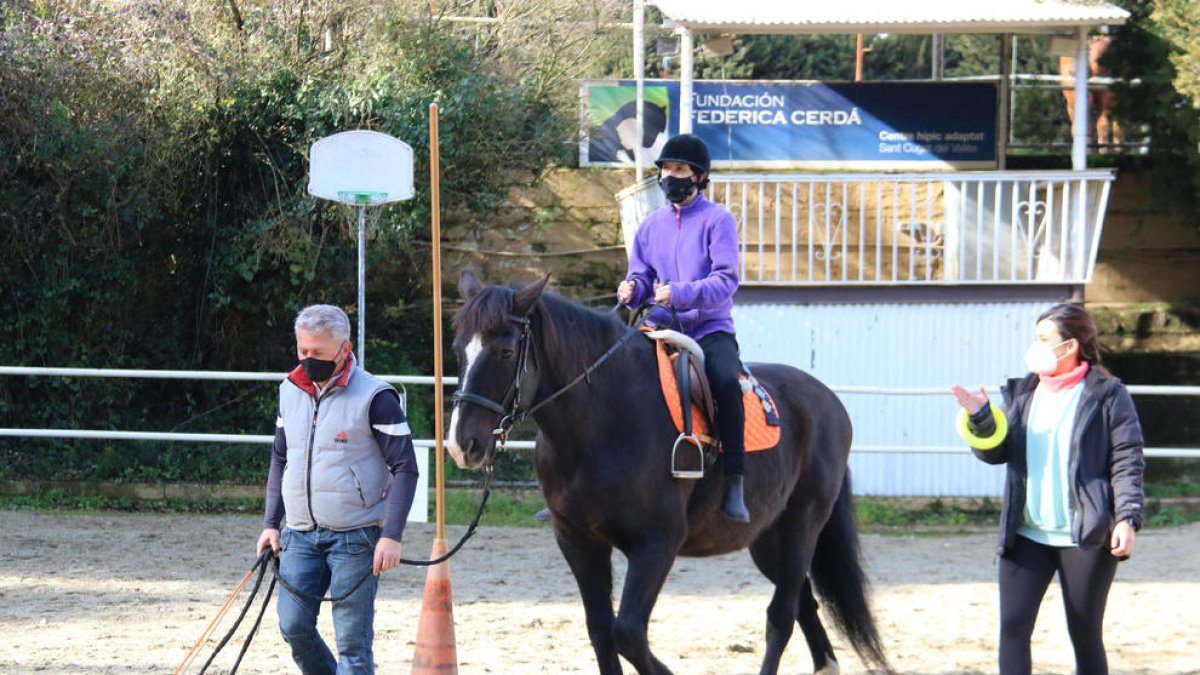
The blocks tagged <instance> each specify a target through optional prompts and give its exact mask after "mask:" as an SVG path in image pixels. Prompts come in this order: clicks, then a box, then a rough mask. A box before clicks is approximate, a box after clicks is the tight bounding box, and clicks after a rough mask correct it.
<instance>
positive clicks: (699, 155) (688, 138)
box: [654, 134, 712, 190]
mask: <svg viewBox="0 0 1200 675" xmlns="http://www.w3.org/2000/svg"><path fill="white" fill-rule="evenodd" d="M667 162H683V163H684V164H687V165H689V166H691V167H692V168H693V169H695V171H696V173H697V174H698V175H700V176H703V177H704V178H703V179H702V180H701V181H700V185H699V188H700V189H701V190H703V189H704V188H705V187H706V186H707V185H708V169H709V167H711V166H712V158H711V157H710V156H709V154H708V146H707V145H705V144H704V141H702V140H700V138H699V137H698V136H695V135H693V134H679V135H678V136H675V137H673V138H671V139H670V140H669V141H667V142H666V144H665V145H663V149H662V152H660V153H659V154H658V159H656V160H654V164H655V165H656V166H658V168H659V169H660V170H661V169H662V166H663V164H665V163H667Z"/></svg>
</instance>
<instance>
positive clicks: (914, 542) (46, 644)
mask: <svg viewBox="0 0 1200 675" xmlns="http://www.w3.org/2000/svg"><path fill="white" fill-rule="evenodd" d="M258 522H259V521H258V517H257V516H249V515H247V516H144V515H130V516H126V515H105V516H75V515H40V514H30V513H22V512H12V511H3V512H0V600H2V602H3V608H4V609H3V611H2V612H0V634H2V635H3V639H2V640H0V673H5V674H16V673H70V674H72V675H74V674H78V673H170V672H172V671H173V670H174V669H175V668H176V666H178V665H179V663H180V662H181V660H182V659H183V657H184V655H185V654H186V653H187V651H188V649H189V648H190V647H191V645H192V643H193V642H194V641H195V640H196V638H197V637H198V636H199V635H200V634H201V632H202V631H203V630H204V627H205V626H206V625H207V624H208V622H209V620H210V619H211V617H212V616H213V615H214V613H215V612H216V610H217V609H218V608H219V607H220V605H221V603H222V602H223V601H224V600H225V598H226V597H227V596H228V594H229V593H230V592H231V591H232V589H233V587H234V586H235V585H236V584H237V582H238V581H239V580H240V579H241V578H242V576H243V575H244V574H245V573H246V571H247V570H248V569H249V568H250V566H251V565H252V564H253V545H254V541H255V539H256V537H257V535H258V533H259V527H258ZM461 532H462V528H449V529H448V532H447V539H448V540H450V542H451V544H453V542H454V541H456V540H457V537H458V536H459V535H460V534H461ZM432 535H433V527H432V526H430V525H418V524H413V525H411V526H410V527H409V531H408V533H407V534H406V537H405V538H406V541H405V557H409V558H425V557H427V555H428V553H429V550H430V546H431V538H432ZM993 541H994V535H993V533H992V532H990V531H989V532H986V533H979V534H971V535H965V536H935V537H921V538H916V537H895V536H880V535H865V536H864V537H863V547H864V552H865V557H866V564H867V569H868V573H869V574H870V576H871V578H872V580H873V582H874V585H875V594H874V604H875V610H876V614H877V619H878V622H879V627H880V632H881V633H882V635H883V638H884V642H885V644H886V647H887V649H888V653H889V655H890V658H891V660H892V664H893V666H894V667H895V669H896V670H897V671H898V672H903V673H990V672H995V670H996V666H995V660H994V659H995V657H994V651H995V635H996V620H997V619H996V617H997V603H996V586H995V581H994V577H995V570H996V568H995V566H994V564H993V560H992V550H993ZM616 559H617V561H618V569H620V568H621V566H622V565H623V558H621V557H620V556H617V558H616ZM451 571H452V581H453V591H454V599H455V603H454V604H455V606H454V624H455V631H456V644H457V649H458V659H459V664H460V665H459V672H461V673H464V675H465V674H471V673H573V672H579V673H594V672H596V669H595V664H594V662H593V659H592V651H591V647H590V645H589V644H588V641H587V635H586V631H585V628H584V620H583V610H582V608H581V606H580V604H579V602H578V601H577V599H576V596H575V583H574V580H573V579H572V578H571V577H570V573H569V572H568V570H567V568H566V564H565V563H564V562H563V561H562V558H561V556H560V555H559V553H558V549H557V547H556V546H555V544H554V538H553V535H552V533H551V531H550V529H549V528H548V527H540V528H530V529H500V528H488V527H484V528H483V529H481V531H480V532H479V533H478V535H477V536H476V537H475V538H474V539H473V540H472V541H471V542H469V543H468V544H467V547H466V549H464V551H463V552H462V553H460V554H459V556H457V557H456V558H454V560H453V561H452V570H451ZM424 581H425V573H424V570H423V569H418V568H412V567H404V568H401V569H398V570H393V571H391V572H389V573H387V574H385V576H384V579H383V581H382V583H381V586H380V594H379V610H380V612H379V617H378V620H377V622H376V629H377V637H376V660H377V663H378V667H379V672H381V673H408V672H410V669H411V659H412V655H413V639H414V637H415V636H416V630H417V619H418V614H419V607H420V598H421V594H422V590H423V585H424ZM770 590H771V589H770V586H769V585H768V584H767V583H766V582H765V580H764V579H763V578H762V577H760V576H759V575H758V573H757V571H756V570H755V569H754V568H753V565H752V563H751V562H750V559H749V556H748V555H747V554H746V553H744V552H742V553H737V554H731V555H727V556H722V557H719V558H711V559H701V560H696V559H681V560H680V561H678V562H677V563H676V565H675V569H674V571H673V572H672V574H671V577H670V579H669V580H668V582H667V586H666V589H665V590H664V592H663V594H662V597H661V598H660V600H659V603H658V606H657V608H656V610H655V614H654V620H653V622H652V624H651V629H650V639H651V643H652V645H653V646H654V648H655V650H656V653H657V654H658V656H659V657H660V658H661V659H662V660H663V661H664V662H665V663H667V665H668V666H670V667H671V668H672V669H673V670H674V671H675V672H676V673H681V674H682V673H711V674H719V675H730V674H742V673H757V672H758V666H759V660H760V658H761V655H762V648H763V640H762V635H763V623H764V611H765V608H766V603H767V600H768V597H769V594H770ZM239 604H240V600H239ZM272 604H273V603H272ZM327 614H328V612H326V613H325V615H324V616H323V617H322V621H323V623H324V625H325V626H326V632H327V635H332V630H331V629H330V628H329V627H328V626H329V624H328V618H327ZM1106 630H1107V632H1106V635H1107V645H1108V652H1109V660H1110V663H1111V666H1112V669H1113V672H1114V673H1200V525H1191V526H1188V527H1183V528H1176V529H1171V530H1151V531H1146V532H1143V533H1142V534H1141V536H1139V538H1138V552H1137V555H1136V556H1135V557H1134V559H1133V560H1131V561H1130V562H1127V563H1124V564H1123V565H1122V566H1121V569H1120V571H1119V572H1118V575H1117V581H1116V584H1115V585H1114V587H1113V591H1112V594H1111V596H1110V599H1109V610H1108V616H1107V629H1106ZM223 632H224V630H223V629H221V630H219V631H218V634H221V633H223ZM834 639H835V647H836V648H837V649H838V650H839V656H840V658H841V663H842V666H843V669H844V672H848V673H861V672H865V671H864V668H863V665H862V664H861V663H860V662H859V661H858V659H857V658H856V657H855V656H854V655H853V653H852V652H850V651H849V649H848V647H847V646H846V645H845V643H844V642H843V641H842V640H841V637H840V636H839V635H837V634H836V633H835V634H834ZM238 644H239V645H240V638H239V640H238ZM1033 649H1034V662H1035V669H1036V670H1037V671H1038V672H1048V673H1069V672H1071V669H1072V660H1071V654H1070V646H1069V641H1068V639H1067V636H1066V628H1065V625H1064V620H1063V613H1062V609H1061V598H1060V595H1059V592H1058V588H1057V584H1054V585H1052V586H1051V589H1050V592H1049V593H1048V594H1047V597H1046V603H1045V604H1044V605H1043V611H1042V615H1041V619H1040V621H1039V623H1038V626H1037V630H1036V633H1035V636H1034V646H1033ZM236 652H237V649H236V647H234V646H231V647H230V648H227V649H226V650H225V651H224V652H222V654H221V655H220V657H218V658H219V660H218V661H217V662H216V665H219V667H216V666H215V667H214V668H213V669H211V670H210V671H209V672H222V673H223V672H226V671H227V669H228V667H229V665H230V664H231V663H232V659H233V657H234V655H235V654H236ZM627 670H628V669H627ZM198 671H199V668H198V664H196V666H194V667H192V668H191V669H189V670H188V671H187V672H193V673H194V672H198ZM783 671H784V672H788V673H796V672H800V673H808V672H812V666H811V664H810V663H809V659H808V650H807V649H806V648H805V646H804V644H803V639H802V637H801V636H800V633H799V631H797V632H796V635H795V637H794V639H793V642H792V644H791V646H790V648H789V649H788V651H787V653H786V654H785V656H784V668H783ZM238 672H240V673H246V674H253V673H291V672H296V671H295V670H294V669H293V668H292V666H291V661H290V659H289V658H288V657H287V655H286V651H285V646H284V644H283V642H282V640H281V639H280V638H279V635H278V632H277V627H276V623H275V612H274V607H273V606H272V607H271V609H269V610H268V612H267V616H266V619H265V620H264V622H263V629H262V630H261V632H260V634H259V636H258V637H257V638H256V639H255V641H254V643H253V645H252V646H251V648H250V651H249V653H248V654H247V656H246V660H245V661H244V662H243V664H242V667H241V669H240V670H239V671H238Z"/></svg>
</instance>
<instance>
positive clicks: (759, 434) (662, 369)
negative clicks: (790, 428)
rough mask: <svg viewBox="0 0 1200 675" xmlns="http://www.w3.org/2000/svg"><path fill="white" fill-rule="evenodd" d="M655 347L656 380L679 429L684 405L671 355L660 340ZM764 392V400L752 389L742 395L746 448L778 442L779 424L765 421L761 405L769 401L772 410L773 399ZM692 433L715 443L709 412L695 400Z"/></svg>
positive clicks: (755, 449)
mask: <svg viewBox="0 0 1200 675" xmlns="http://www.w3.org/2000/svg"><path fill="white" fill-rule="evenodd" d="M655 348H656V350H657V352H658V381H659V383H660V384H661V385H662V394H663V398H664V399H666V403H667V410H669V411H670V412H671V420H672V421H673V422H675V430H676V431H679V432H681V433H682V432H683V409H682V408H681V407H680V403H679V389H678V388H677V387H676V386H675V361H674V358H673V356H672V355H670V354H668V353H667V348H666V345H664V344H663V342H662V340H656V341H655ZM742 379H743V380H746V379H748V378H747V377H746V375H745V373H743V374H742ZM760 386H761V385H760ZM763 392H764V393H765V394H766V396H767V402H766V403H764V402H763V401H762V400H761V399H760V398H759V397H758V395H757V394H755V393H754V390H752V389H751V390H749V391H747V392H745V393H744V394H743V395H742V406H743V407H744V408H745V409H746V428H745V434H744V437H745V442H746V452H757V451H760V450H770V449H771V448H773V447H775V446H776V445H778V444H779V434H780V431H781V427H780V426H779V425H772V424H770V423H768V421H767V412H766V409H765V408H764V405H770V406H771V408H772V409H773V410H775V409H776V408H775V399H774V398H772V397H771V393H770V392H768V391H766V389H765V388H764V389H763ZM692 433H694V434H696V437H697V438H699V439H700V441H701V442H702V443H704V444H705V445H716V440H715V436H714V435H713V434H712V433H711V432H710V429H709V420H708V416H707V415H705V414H704V413H703V412H702V411H701V410H700V407H699V406H697V405H696V404H695V403H692Z"/></svg>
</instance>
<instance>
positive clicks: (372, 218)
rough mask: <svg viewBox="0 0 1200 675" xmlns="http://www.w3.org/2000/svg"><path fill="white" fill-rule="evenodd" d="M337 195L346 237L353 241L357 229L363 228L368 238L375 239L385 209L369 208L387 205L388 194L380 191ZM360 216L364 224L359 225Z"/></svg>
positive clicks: (342, 192)
mask: <svg viewBox="0 0 1200 675" xmlns="http://www.w3.org/2000/svg"><path fill="white" fill-rule="evenodd" d="M337 195H338V198H337V199H336V200H334V201H336V202H337V205H338V211H341V212H342V221H343V222H344V223H345V224H346V236H347V237H349V238H351V239H353V238H354V236H355V228H356V227H359V226H361V227H362V228H363V232H364V234H365V235H366V236H367V237H368V238H371V237H373V236H374V234H375V227H376V225H378V224H379V218H380V216H382V215H383V209H379V208H367V207H369V206H383V205H384V204H387V203H388V198H387V193H386V192H381V191H379V190H338V191H337ZM360 216H361V217H362V223H359V217H360Z"/></svg>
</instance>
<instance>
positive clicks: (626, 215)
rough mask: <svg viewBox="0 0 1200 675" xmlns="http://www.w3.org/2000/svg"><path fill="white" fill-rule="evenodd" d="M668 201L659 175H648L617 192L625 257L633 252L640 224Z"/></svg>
mask: <svg viewBox="0 0 1200 675" xmlns="http://www.w3.org/2000/svg"><path fill="white" fill-rule="evenodd" d="M666 203H667V200H666V197H664V196H663V193H662V190H660V189H659V188H658V176H656V175H655V176H647V177H646V178H643V179H642V180H641V181H639V182H637V183H634V184H633V185H630V186H629V187H627V188H625V189H623V190H621V191H620V192H618V193H617V204H618V205H619V206H620V209H621V236H622V238H623V239H624V240H625V257H626V258H628V257H629V256H630V255H632V253H633V237H634V235H635V234H637V229H638V226H639V225H641V224H642V221H643V220H645V218H646V216H648V215H650V212H652V211H654V210H656V209H658V208H659V207H661V206H663V205H664V204H666Z"/></svg>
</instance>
